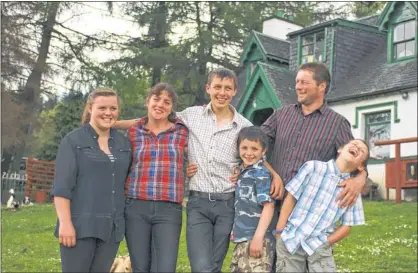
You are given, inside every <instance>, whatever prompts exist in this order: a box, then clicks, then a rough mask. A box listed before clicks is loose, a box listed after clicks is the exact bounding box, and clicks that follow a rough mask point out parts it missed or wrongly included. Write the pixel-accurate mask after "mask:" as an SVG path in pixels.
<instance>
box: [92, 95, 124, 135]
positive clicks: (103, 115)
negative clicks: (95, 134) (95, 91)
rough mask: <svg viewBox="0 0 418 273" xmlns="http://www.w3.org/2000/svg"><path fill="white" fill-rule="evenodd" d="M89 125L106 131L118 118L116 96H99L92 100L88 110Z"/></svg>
mask: <svg viewBox="0 0 418 273" xmlns="http://www.w3.org/2000/svg"><path fill="white" fill-rule="evenodd" d="M89 112H90V115H91V118H90V124H92V125H94V126H95V127H97V128H98V129H100V130H108V129H110V128H111V127H112V125H113V124H115V122H116V120H117V119H118V116H119V104H118V99H117V97H116V96H99V97H97V98H95V99H94V101H93V103H92V104H91V105H90V109H89Z"/></svg>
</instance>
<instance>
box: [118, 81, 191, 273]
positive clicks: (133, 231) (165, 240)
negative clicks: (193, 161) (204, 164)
mask: <svg viewBox="0 0 418 273" xmlns="http://www.w3.org/2000/svg"><path fill="white" fill-rule="evenodd" d="M176 102H177V95H176V93H175V92H174V91H173V89H172V88H171V87H170V86H169V85H168V84H166V83H158V84H157V85H155V86H154V87H153V88H152V89H151V90H150V92H149V94H148V96H147V99H146V106H147V109H148V114H147V116H146V117H143V118H140V119H138V120H137V122H136V124H135V125H134V126H132V127H130V128H129V130H128V138H129V139H130V141H131V142H132V151H133V160H132V166H131V169H130V172H129V175H128V178H127V180H126V186H125V193H126V197H127V199H126V207H125V218H126V241H127V245H128V250H129V254H130V258H131V262H132V271H133V272H175V270H176V263H177V254H178V246H179V238H180V232H181V225H182V201H183V186H184V181H185V168H184V166H185V165H186V159H187V155H186V151H187V139H188V129H187V127H186V126H185V125H184V124H183V122H182V121H181V120H180V119H178V118H176V117H175V112H174V109H175V105H176Z"/></svg>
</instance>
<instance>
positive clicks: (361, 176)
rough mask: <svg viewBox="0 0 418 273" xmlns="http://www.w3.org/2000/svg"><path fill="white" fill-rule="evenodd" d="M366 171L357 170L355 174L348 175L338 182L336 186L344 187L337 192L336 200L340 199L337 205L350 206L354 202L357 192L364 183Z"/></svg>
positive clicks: (359, 191) (361, 189)
mask: <svg viewBox="0 0 418 273" xmlns="http://www.w3.org/2000/svg"><path fill="white" fill-rule="evenodd" d="M366 178H367V173H366V171H364V170H363V171H361V172H359V173H358V174H357V175H356V176H354V177H350V178H348V179H346V180H344V181H343V182H342V183H340V184H339V185H338V186H340V187H344V189H343V190H342V191H341V192H340V194H338V196H337V201H338V200H340V202H339V204H338V206H339V207H341V208H343V207H349V208H351V207H352V206H353V205H354V204H355V203H356V199H357V197H358V196H359V194H360V193H361V192H362V191H363V188H364V185H365V184H366Z"/></svg>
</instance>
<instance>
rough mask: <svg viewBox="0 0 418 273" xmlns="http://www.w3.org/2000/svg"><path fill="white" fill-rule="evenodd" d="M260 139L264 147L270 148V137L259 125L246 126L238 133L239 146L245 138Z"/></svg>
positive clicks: (250, 139)
mask: <svg viewBox="0 0 418 273" xmlns="http://www.w3.org/2000/svg"><path fill="white" fill-rule="evenodd" d="M245 139H247V140H249V141H258V142H259V143H260V144H261V147H262V148H263V149H268V145H269V139H268V136H267V135H266V134H265V133H264V132H263V131H262V130H261V128H260V127H258V126H249V127H244V128H242V129H241V131H239V133H238V141H237V148H238V150H239V145H240V144H241V142H242V141H243V140H245Z"/></svg>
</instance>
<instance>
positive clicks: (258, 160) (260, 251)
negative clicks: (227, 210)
mask: <svg viewBox="0 0 418 273" xmlns="http://www.w3.org/2000/svg"><path fill="white" fill-rule="evenodd" d="M267 145H268V138H267V136H266V135H265V134H264V133H263V132H262V131H261V129H260V128H258V127H255V126H250V127H246V128H243V129H242V130H241V131H240V133H239V134H238V151H239V156H240V157H241V159H242V165H241V171H240V174H239V177H238V182H237V187H236V189H235V218H234V226H233V229H232V234H231V240H232V241H233V242H235V243H237V244H236V246H235V248H234V251H233V254H232V261H231V266H230V270H231V272H271V269H272V265H273V258H274V257H273V255H274V251H275V243H274V238H273V237H272V235H271V231H272V230H274V225H273V226H271V224H272V223H271V220H272V218H273V213H274V205H275V201H274V200H273V199H272V198H271V196H270V185H271V180H272V176H271V174H270V172H269V170H268V169H267V168H266V167H265V166H264V164H263V157H264V155H265V154H266V151H267ZM273 224H274V223H273Z"/></svg>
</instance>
